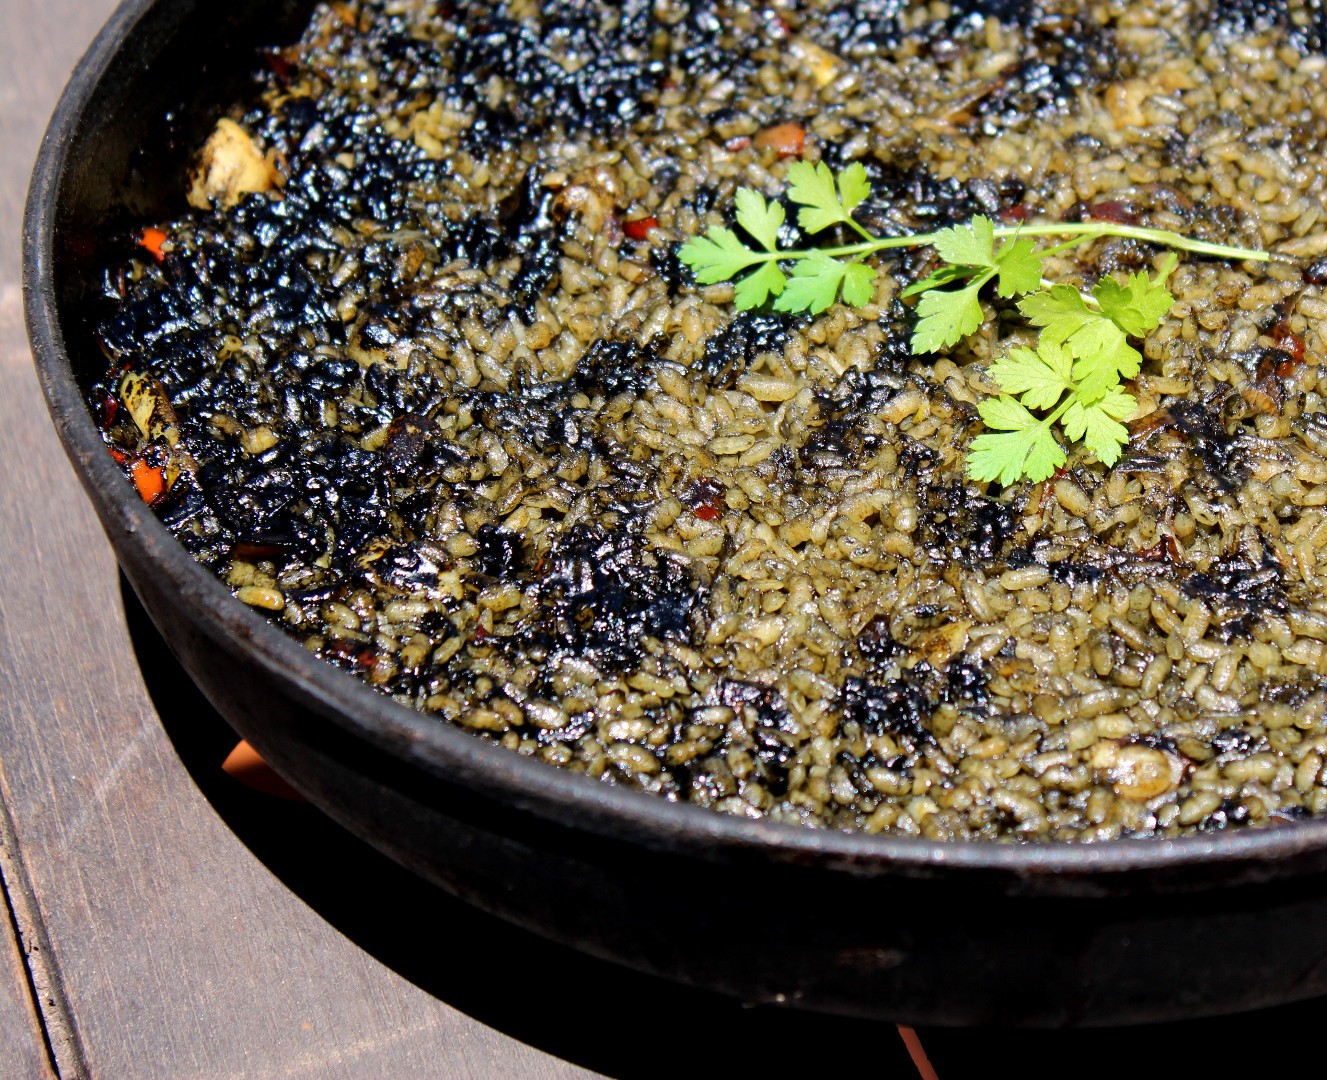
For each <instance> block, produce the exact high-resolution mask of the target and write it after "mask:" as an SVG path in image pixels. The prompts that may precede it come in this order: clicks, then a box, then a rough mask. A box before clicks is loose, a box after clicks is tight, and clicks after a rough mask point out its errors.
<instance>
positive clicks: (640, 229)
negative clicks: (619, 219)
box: [622, 217, 659, 240]
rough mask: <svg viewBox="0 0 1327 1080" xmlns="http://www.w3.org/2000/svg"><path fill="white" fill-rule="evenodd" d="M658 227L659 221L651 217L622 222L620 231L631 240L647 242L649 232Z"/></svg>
mask: <svg viewBox="0 0 1327 1080" xmlns="http://www.w3.org/2000/svg"><path fill="white" fill-rule="evenodd" d="M658 227H659V219H658V218H653V217H643V218H636V219H635V220H633V221H624V222H623V223H622V231H623V232H624V233H626V234H627V235H628V236H629V237H631V239H633V240H648V239H649V238H650V230H651V229H657V228H658Z"/></svg>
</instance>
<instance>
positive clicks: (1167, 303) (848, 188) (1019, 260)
mask: <svg viewBox="0 0 1327 1080" xmlns="http://www.w3.org/2000/svg"><path fill="white" fill-rule="evenodd" d="M870 193H871V185H870V182H869V180H868V179H867V176H866V170H865V169H864V168H863V167H862V166H861V165H860V164H859V163H856V162H854V163H853V164H851V165H849V166H848V167H847V168H845V169H844V170H843V171H842V172H840V173H839V174H838V175H837V176H835V175H834V173H833V172H831V171H830V169H829V167H828V166H826V165H825V164H824V163H820V164H816V165H812V164H810V163H809V162H805V161H798V162H794V163H793V164H792V165H791V166H789V168H788V191H787V197H788V199H789V201H790V202H792V203H795V204H796V205H797V206H798V207H799V209H798V211H797V223H798V224H799V225H800V226H801V227H802V229H803V231H805V232H807V233H811V234H815V233H820V232H823V231H824V230H826V229H830V228H834V227H840V228H844V229H850V230H852V231H853V232H855V233H856V234H858V235H859V236H861V237H862V239H861V241H859V242H853V243H849V244H843V245H839V246H837V247H823V248H809V249H797V250H783V249H781V248H780V247H779V230H780V229H781V228H782V226H783V224H784V221H785V217H786V215H785V211H784V208H783V206H782V205H781V204H780V203H778V202H774V201H771V200H768V199H766V198H765V196H764V195H762V194H760V193H759V192H757V191H753V190H751V189H750V188H742V189H741V190H740V191H738V193H737V199H736V202H737V225H738V227H739V228H740V229H742V231H743V232H745V233H746V235H747V236H748V237H750V238H751V239H752V240H754V241H755V244H756V246H755V247H752V246H749V245H748V244H747V242H746V241H745V240H743V239H742V237H741V236H739V235H738V234H737V233H736V232H734V231H733V230H732V229H725V228H722V227H715V228H711V229H710V230H709V232H708V233H707V234H706V235H705V236H701V237H695V238H693V239H691V240H689V241H688V242H687V243H686V244H684V245H683V246H682V249H681V251H680V252H679V256H680V258H681V259H682V261H683V262H684V263H686V265H687V266H689V267H691V269H692V271H693V272H694V273H695V275H696V280H697V281H699V282H700V283H701V284H703V285H713V284H717V283H718V282H721V281H733V282H734V284H735V292H734V296H733V302H734V305H735V306H736V307H737V309H738V310H739V311H744V310H747V309H749V308H755V307H760V306H762V305H764V304H766V303H772V306H773V307H774V308H775V309H776V310H778V311H788V312H803V311H805V312H810V313H812V314H819V313H820V312H822V311H824V310H826V309H827V308H828V307H829V306H830V305H831V304H833V303H834V302H835V301H836V300H838V299H840V298H842V300H843V302H844V303H845V304H849V305H852V306H854V307H864V306H866V305H867V304H868V303H870V302H871V300H872V299H874V297H875V277H876V271H875V270H874V269H873V268H872V267H871V266H868V265H866V264H865V262H864V261H863V260H865V259H866V258H868V257H869V256H871V255H874V254H876V253H877V252H881V251H887V250H889V249H891V248H904V247H924V246H930V247H934V248H935V250H936V254H937V255H939V257H940V258H941V259H942V260H944V265H943V266H941V267H940V268H939V269H938V270H936V271H935V272H934V273H933V274H931V275H930V276H929V277H926V278H925V279H923V280H921V281H918V282H915V283H914V284H912V285H910V286H909V287H908V288H906V289H905V290H904V291H903V296H905V297H906V296H920V299H919V300H918V302H917V316H918V318H917V324H916V326H915V328H914V329H913V334H912V341H911V346H912V351H913V353H914V354H922V353H928V352H936V351H938V350H941V349H948V348H952V347H953V346H954V345H957V344H958V343H959V342H960V341H962V340H963V338H965V337H967V336H968V335H969V334H971V333H973V332H975V331H976V330H977V329H978V328H979V327H980V326H981V324H982V321H983V318H984V316H983V313H982V308H981V301H980V293H981V290H982V289H983V288H984V287H985V286H986V285H987V284H988V283H990V282H991V281H994V282H995V291H996V293H997V294H998V295H999V296H1001V297H1002V298H1004V299H1012V298H1014V297H1022V299H1021V300H1019V302H1018V309H1019V311H1020V312H1022V314H1023V315H1024V317H1025V318H1026V319H1027V320H1028V322H1029V323H1031V324H1032V325H1033V326H1036V327H1039V328H1040V331H1041V332H1040V336H1039V339H1038V343H1037V348H1036V349H1035V350H1034V349H1027V348H1017V349H1012V350H1010V352H1009V353H1008V354H1007V355H1005V356H1002V357H1001V358H1000V359H998V360H997V361H996V362H995V363H994V364H992V365H991V368H990V372H989V374H990V375H991V377H992V378H993V379H994V380H995V382H996V383H997V385H998V386H999V388H1000V391H1001V393H1000V396H999V397H994V398H989V399H987V400H986V401H983V402H982V403H981V405H979V406H978V411H979V412H980V414H981V418H982V420H983V421H984V422H985V424H986V427H987V428H988V429H989V430H988V431H987V433H986V434H983V435H978V436H977V437H976V438H975V439H974V440H973V441H972V447H971V451H970V453H969V455H968V464H967V469H968V475H969V476H970V477H971V478H972V479H974V480H980V481H993V480H998V481H1000V482H1001V483H1003V484H1012V483H1014V482H1016V481H1017V480H1019V479H1027V480H1032V481H1039V480H1045V479H1046V478H1047V477H1049V476H1051V475H1052V474H1053V473H1054V472H1055V470H1056V469H1058V468H1059V467H1060V466H1062V465H1063V464H1064V463H1065V461H1066V454H1065V450H1064V447H1063V446H1062V445H1061V444H1060V442H1059V441H1058V440H1057V439H1056V437H1055V434H1054V432H1053V430H1052V429H1053V427H1054V425H1055V424H1057V423H1058V424H1059V425H1060V428H1061V429H1062V430H1063V432H1064V434H1065V436H1066V437H1067V438H1069V439H1071V440H1075V441H1081V442H1082V443H1083V444H1084V445H1085V446H1086V447H1087V448H1088V449H1089V450H1090V451H1092V453H1094V454H1095V455H1096V456H1097V458H1098V459H1099V460H1100V461H1102V462H1103V463H1104V464H1106V465H1113V464H1114V463H1115V462H1116V461H1118V460H1119V457H1120V452H1121V449H1122V448H1123V446H1124V444H1125V443H1126V442H1127V441H1128V437H1129V433H1128V430H1127V429H1126V428H1125V427H1124V424H1123V421H1125V420H1128V419H1130V418H1131V417H1132V416H1133V415H1134V413H1135V412H1136V411H1137V408H1138V403H1137V402H1136V401H1135V400H1134V398H1133V397H1132V396H1131V395H1129V394H1128V393H1126V392H1125V391H1124V390H1123V389H1121V386H1120V383H1121V382H1122V380H1124V379H1132V378H1133V377H1134V376H1136V375H1137V374H1138V371H1139V367H1140V366H1141V364H1142V356H1141V355H1140V354H1139V352H1138V351H1137V350H1136V349H1135V348H1134V347H1133V346H1132V345H1130V344H1129V338H1130V337H1134V338H1139V337H1142V336H1143V335H1144V334H1146V333H1147V332H1148V331H1149V330H1152V329H1154V328H1155V327H1156V326H1157V325H1158V324H1159V323H1160V321H1161V319H1162V318H1164V317H1165V315H1166V313H1167V312H1168V311H1169V310H1170V308H1171V305H1172V304H1173V303H1174V302H1175V301H1174V298H1173V297H1172V296H1171V294H1170V292H1169V290H1168V289H1167V288H1166V281H1167V279H1168V278H1169V277H1170V275H1171V273H1172V272H1173V271H1174V269H1175V265H1176V262H1177V259H1176V256H1175V254H1174V253H1173V252H1171V253H1170V254H1169V255H1168V256H1167V257H1166V259H1165V260H1164V261H1163V262H1162V264H1161V267H1160V269H1159V272H1158V273H1157V275H1156V276H1155V277H1149V276H1148V275H1147V274H1146V273H1138V274H1134V275H1132V276H1131V277H1130V278H1129V279H1128V281H1127V283H1125V284H1123V285H1121V284H1120V283H1119V282H1117V281H1116V280H1115V279H1113V278H1110V277H1105V278H1102V279H1101V280H1100V281H1099V282H1098V283H1097V284H1096V286H1095V287H1094V288H1093V290H1092V293H1091V295H1090V296H1088V295H1085V294H1083V293H1081V292H1079V291H1078V289H1076V288H1074V287H1073V286H1071V285H1066V284H1053V283H1050V282H1047V281H1045V280H1044V277H1043V267H1044V262H1045V259H1046V258H1047V256H1049V255H1054V254H1059V253H1061V252H1064V251H1067V250H1069V249H1070V248H1072V247H1075V246H1077V245H1079V244H1085V243H1088V242H1090V241H1092V240H1097V239H1100V238H1102V237H1105V236H1119V237H1129V238H1133V239H1136V240H1144V241H1147V242H1149V243H1153V244H1159V245H1162V246H1165V247H1169V248H1174V249H1177V250H1180V251H1188V252H1193V253H1195V254H1199V255H1210V256H1214V257H1217V258H1224V259H1247V260H1251V261H1255V262H1266V261H1267V259H1268V258H1269V256H1268V254H1267V253H1266V252H1265V251H1255V250H1252V249H1249V248H1239V247H1230V246H1227V245H1224V244H1212V243H1208V242H1207V241H1204V240H1194V239H1191V238H1190V237H1187V236H1181V235H1179V234H1178V233H1172V232H1169V231H1167V230H1165V229H1149V228H1143V227H1141V226H1136V225H1118V224H1115V223H1113V222H1106V221H1101V222H1096V221H1093V222H1064V223H1053V224H1033V225H1020V226H1016V227H1005V226H997V225H995V224H994V223H993V222H992V221H991V220H990V219H989V218H986V217H982V216H980V215H979V216H977V217H974V218H973V219H972V220H971V221H969V222H967V223H965V224H962V225H955V226H952V227H950V228H947V229H940V230H938V231H936V232H931V233H917V234H914V235H911V236H885V237H878V236H874V235H873V234H872V233H871V232H869V231H868V230H867V229H865V228H864V227H863V226H862V225H861V224H860V223H859V222H858V221H856V220H855V219H854V218H853V211H854V210H855V209H856V208H857V207H858V206H860V205H861V204H862V202H864V201H865V200H866V198H867V197H868V196H869V195H870ZM1041 236H1059V237H1068V239H1067V240H1064V241H1062V242H1061V243H1059V244H1057V245H1056V246H1054V247H1050V248H1043V249H1038V248H1037V247H1036V245H1035V243H1034V238H1036V237H1041ZM1037 413H1044V414H1045V415H1042V416H1038V415H1037Z"/></svg>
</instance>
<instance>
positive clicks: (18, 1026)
mask: <svg viewBox="0 0 1327 1080" xmlns="http://www.w3.org/2000/svg"><path fill="white" fill-rule="evenodd" d="M7 854H8V851H7V849H6V847H5V844H4V840H3V838H0V870H2V869H3V867H4V864H5V862H6V861H7V858H6V856H7ZM2 879H3V874H0V1062H3V1069H4V1071H5V1073H6V1075H9V1076H13V1077H14V1078H15V1080H20V1078H32V1080H52V1078H53V1077H54V1076H55V1073H54V1071H53V1070H52V1068H51V1061H50V1056H49V1054H48V1052H47V1050H46V1044H45V1038H44V1036H43V1034H42V1030H41V1021H40V1019H39V1017H38V1015H37V1010H36V1006H35V1004H34V1002H33V1000H32V990H31V988H30V986H29V985H28V974H27V970H26V968H25V967H24V964H23V957H22V950H21V946H20V944H19V941H18V938H17V936H16V934H15V928H14V923H13V921H12V919H11V915H10V908H9V906H8V905H7V904H6V903H5V902H4V895H3V886H4V881H3V880H2Z"/></svg>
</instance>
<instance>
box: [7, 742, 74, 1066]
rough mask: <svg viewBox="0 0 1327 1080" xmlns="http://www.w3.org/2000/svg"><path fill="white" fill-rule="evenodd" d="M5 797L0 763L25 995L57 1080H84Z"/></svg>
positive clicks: (10, 900) (10, 899)
mask: <svg viewBox="0 0 1327 1080" xmlns="http://www.w3.org/2000/svg"><path fill="white" fill-rule="evenodd" d="M8 796H9V785H8V784H7V783H6V782H5V775H4V765H3V763H0V892H3V893H4V895H5V906H6V908H7V910H8V912H9V919H10V921H11V923H12V924H13V927H14V934H15V936H16V937H17V939H18V943H19V950H20V952H21V953H22V956H23V967H24V969H25V970H26V972H27V976H28V991H29V993H31V994H32V1000H33V1005H34V1007H35V1008H36V1013H37V1020H38V1022H39V1024H40V1025H41V1030H42V1038H43V1040H44V1041H45V1044H46V1053H47V1056H48V1057H49V1058H50V1061H51V1065H52V1067H53V1068H54V1070H55V1073H56V1075H57V1076H59V1077H60V1078H61V1080H88V1077H89V1076H90V1073H89V1071H88V1064H87V1055H86V1054H85V1053H84V1049H83V1044H82V1040H81V1039H80V1038H79V1035H78V1028H77V1025H76V1024H75V1022H74V1016H73V1012H72V1010H71V1009H70V1007H69V999H68V998H67V997H66V995H65V992H64V986H63V984H62V982H61V980H60V973H59V970H58V965H57V964H56V961H55V956H54V954H53V953H52V952H51V943H50V939H49V937H48V935H47V933H46V925H45V923H44V922H43V920H42V918H41V915H40V910H41V908H40V905H39V904H38V903H37V898H36V894H35V892H34V891H33V888H32V882H31V880H30V879H29V876H28V873H27V868H26V866H24V865H23V863H22V861H21V859H20V857H19V854H18V851H19V848H18V840H17V833H16V830H15V827H14V819H13V817H12V816H11V815H10V813H9V798H8Z"/></svg>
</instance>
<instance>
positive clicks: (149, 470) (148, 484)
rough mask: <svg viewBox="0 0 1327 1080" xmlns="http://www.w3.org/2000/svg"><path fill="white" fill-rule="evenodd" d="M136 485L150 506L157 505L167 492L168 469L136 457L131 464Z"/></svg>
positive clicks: (131, 473) (130, 471)
mask: <svg viewBox="0 0 1327 1080" xmlns="http://www.w3.org/2000/svg"><path fill="white" fill-rule="evenodd" d="M129 475H130V476H132V477H133V479H134V487H136V488H138V494H139V495H140V496H141V497H142V500H143V501H144V502H145V503H147V504H148V506H155V505H156V504H157V503H158V502H160V501H161V499H162V497H163V496H164V495H165V494H166V470H165V469H162V468H159V467H157V466H155V465H149V464H148V463H147V462H146V461H144V460H143V459H142V458H134V460H133V461H132V462H131V463H130V465H129Z"/></svg>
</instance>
